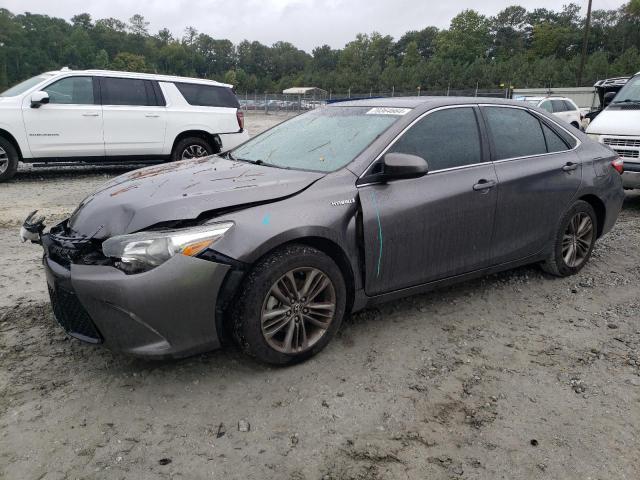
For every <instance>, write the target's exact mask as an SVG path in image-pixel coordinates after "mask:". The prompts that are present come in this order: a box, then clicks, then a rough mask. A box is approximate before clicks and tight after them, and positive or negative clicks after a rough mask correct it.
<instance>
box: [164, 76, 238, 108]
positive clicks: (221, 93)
mask: <svg viewBox="0 0 640 480" xmlns="http://www.w3.org/2000/svg"><path fill="white" fill-rule="evenodd" d="M175 85H176V87H177V88H178V90H179V91H180V93H181V94H182V96H183V97H184V99H185V100H186V101H187V103H189V105H197V106H201V107H226V108H240V102H238V99H237V98H236V96H235V94H234V93H233V91H232V90H231V89H230V88H227V87H218V86H215V85H202V84H197V83H180V82H176V83H175Z"/></svg>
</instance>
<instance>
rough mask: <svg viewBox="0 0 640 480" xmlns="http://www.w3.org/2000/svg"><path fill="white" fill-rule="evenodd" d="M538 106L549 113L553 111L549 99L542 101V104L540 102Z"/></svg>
mask: <svg viewBox="0 0 640 480" xmlns="http://www.w3.org/2000/svg"><path fill="white" fill-rule="evenodd" d="M540 108H542V109H543V110H546V111H547V112H549V113H553V107H552V106H551V102H550V101H549V100H547V101H544V102H542V104H540Z"/></svg>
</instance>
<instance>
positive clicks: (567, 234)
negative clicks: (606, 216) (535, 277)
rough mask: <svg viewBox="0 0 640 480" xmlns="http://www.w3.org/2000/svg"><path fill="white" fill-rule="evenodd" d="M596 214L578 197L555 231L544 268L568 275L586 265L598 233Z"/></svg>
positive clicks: (551, 271)
mask: <svg viewBox="0 0 640 480" xmlns="http://www.w3.org/2000/svg"><path fill="white" fill-rule="evenodd" d="M596 225H597V218H596V213H595V211H594V210H593V207H592V206H591V205H589V204H588V203H587V202H585V201H583V200H579V201H577V202H576V203H575V204H574V205H573V206H572V207H571V209H570V210H569V211H568V212H567V213H566V214H565V216H564V217H563V218H562V221H561V222H560V228H559V229H558V232H557V234H556V240H555V242H554V246H553V252H552V253H551V255H550V256H549V258H548V259H547V260H546V261H545V262H544V264H543V265H542V268H543V269H544V270H545V271H547V272H549V273H551V274H552V275H556V276H558V277H567V276H569V275H573V274H575V273H577V272H579V271H580V270H581V269H582V267H584V266H585V264H586V263H587V261H588V260H589V257H591V252H592V251H593V246H594V245H595V243H596V236H597V228H596Z"/></svg>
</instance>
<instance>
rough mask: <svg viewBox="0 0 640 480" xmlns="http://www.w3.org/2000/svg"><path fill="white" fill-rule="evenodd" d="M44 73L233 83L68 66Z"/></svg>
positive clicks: (223, 85) (161, 80)
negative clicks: (77, 68)
mask: <svg viewBox="0 0 640 480" xmlns="http://www.w3.org/2000/svg"><path fill="white" fill-rule="evenodd" d="M45 75H51V76H53V75H92V76H99V77H119V78H139V79H142V80H157V81H159V82H179V83H198V84H201V85H214V86H218V87H226V88H233V85H229V84H228V83H221V82H216V81H215V80H209V79H206V78H193V77H178V76H176V75H158V74H155V73H137V72H122V71H117V70H93V69H91V70H71V69H69V68H63V69H61V70H54V71H51V72H46V73H45Z"/></svg>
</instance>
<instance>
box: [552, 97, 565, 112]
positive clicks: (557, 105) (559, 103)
mask: <svg viewBox="0 0 640 480" xmlns="http://www.w3.org/2000/svg"><path fill="white" fill-rule="evenodd" d="M551 104H552V105H553V113H562V112H566V111H567V107H566V105H565V104H564V101H563V100H551Z"/></svg>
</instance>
